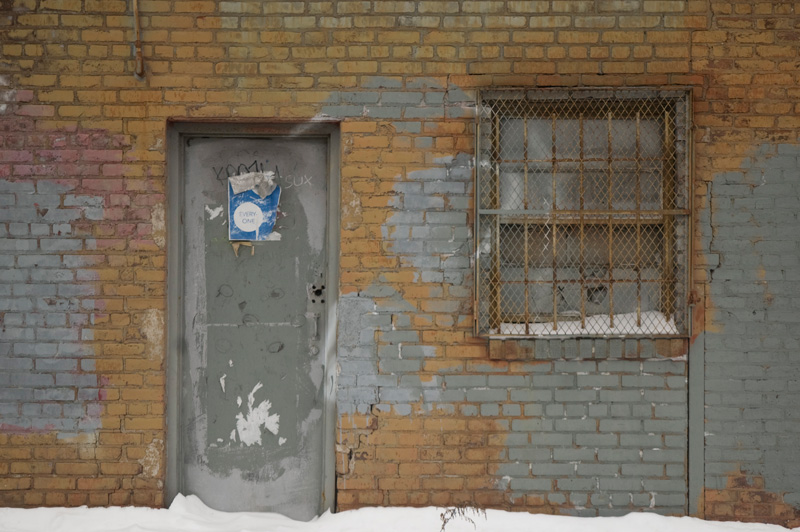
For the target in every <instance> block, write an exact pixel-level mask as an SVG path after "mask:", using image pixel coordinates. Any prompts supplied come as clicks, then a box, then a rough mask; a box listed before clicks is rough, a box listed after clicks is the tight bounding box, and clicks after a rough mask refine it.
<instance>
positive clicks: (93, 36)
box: [81, 29, 125, 42]
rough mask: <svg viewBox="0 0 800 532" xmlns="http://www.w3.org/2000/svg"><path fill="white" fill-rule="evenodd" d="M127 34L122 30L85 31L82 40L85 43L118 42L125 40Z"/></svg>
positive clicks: (82, 33)
mask: <svg viewBox="0 0 800 532" xmlns="http://www.w3.org/2000/svg"><path fill="white" fill-rule="evenodd" d="M124 36H125V34H124V33H123V32H122V30H95V29H91V30H83V31H82V32H81V40H83V41H84V42H92V41H112V42H118V41H122V40H123V39H124Z"/></svg>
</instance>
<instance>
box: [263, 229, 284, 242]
mask: <svg viewBox="0 0 800 532" xmlns="http://www.w3.org/2000/svg"><path fill="white" fill-rule="evenodd" d="M280 239H281V234H280V233H277V232H275V231H273V232H271V233H270V234H268V235H267V236H266V237H264V240H272V241H273V242H278V241H279V240H280Z"/></svg>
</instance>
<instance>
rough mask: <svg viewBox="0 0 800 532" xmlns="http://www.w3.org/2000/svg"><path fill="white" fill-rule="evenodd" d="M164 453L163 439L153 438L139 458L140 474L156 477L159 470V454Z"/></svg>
mask: <svg viewBox="0 0 800 532" xmlns="http://www.w3.org/2000/svg"><path fill="white" fill-rule="evenodd" d="M163 454H164V440H160V439H157V440H153V441H151V442H150V444H149V445H148V446H147V449H146V450H145V451H144V456H143V457H141V458H140V459H139V463H140V464H141V465H142V476H144V477H149V478H156V477H158V474H159V472H160V471H161V456H163Z"/></svg>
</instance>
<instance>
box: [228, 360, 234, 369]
mask: <svg viewBox="0 0 800 532" xmlns="http://www.w3.org/2000/svg"><path fill="white" fill-rule="evenodd" d="M228 367H229V368H232V367H233V360H231V359H228Z"/></svg>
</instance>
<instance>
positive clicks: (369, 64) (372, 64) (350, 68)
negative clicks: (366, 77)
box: [336, 61, 378, 74]
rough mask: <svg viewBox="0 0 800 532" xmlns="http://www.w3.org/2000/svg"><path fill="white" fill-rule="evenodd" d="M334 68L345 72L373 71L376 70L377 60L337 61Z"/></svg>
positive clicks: (366, 72)
mask: <svg viewBox="0 0 800 532" xmlns="http://www.w3.org/2000/svg"><path fill="white" fill-rule="evenodd" d="M336 70H337V71H338V72H342V73H344V74H347V73H365V74H368V73H375V72H377V71H378V62H377V61H339V62H338V63H337V64H336Z"/></svg>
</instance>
